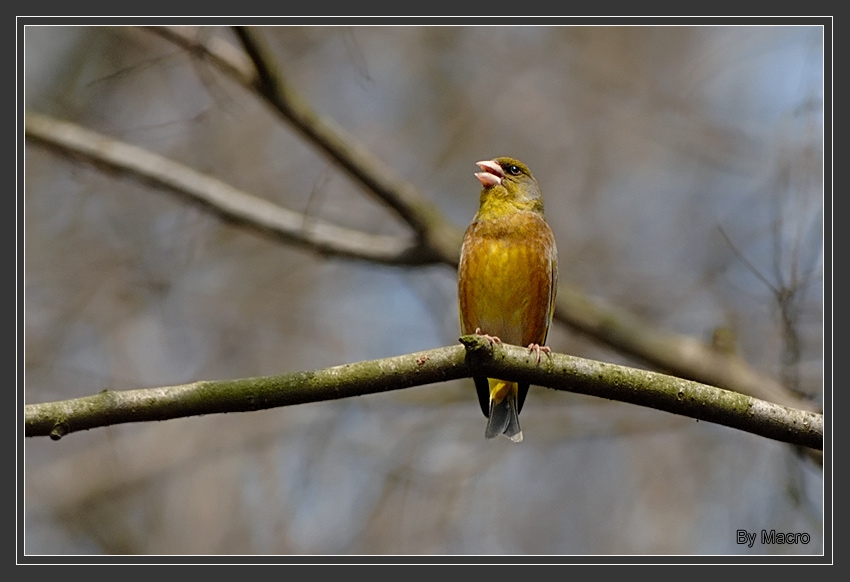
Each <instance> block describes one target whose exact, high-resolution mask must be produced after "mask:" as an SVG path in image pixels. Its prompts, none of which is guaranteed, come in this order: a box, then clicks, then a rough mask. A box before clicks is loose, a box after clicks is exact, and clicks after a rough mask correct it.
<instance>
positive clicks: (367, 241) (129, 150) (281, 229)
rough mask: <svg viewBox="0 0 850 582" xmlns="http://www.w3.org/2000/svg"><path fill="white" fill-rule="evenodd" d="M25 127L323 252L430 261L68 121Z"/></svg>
mask: <svg viewBox="0 0 850 582" xmlns="http://www.w3.org/2000/svg"><path fill="white" fill-rule="evenodd" d="M25 126H26V130H25V131H26V135H27V138H29V139H31V140H34V141H36V142H39V143H41V144H43V145H46V146H49V147H51V148H54V149H58V150H60V151H62V152H63V153H65V154H70V155H74V156H77V157H80V158H83V159H85V160H87V161H88V162H91V163H93V164H96V165H98V166H101V167H106V168H109V169H111V170H117V171H120V172H122V173H125V174H128V175H132V176H135V177H137V178H141V179H142V180H144V181H146V182H149V183H152V184H154V185H156V186H160V187H163V188H167V189H168V190H171V191H172V192H175V193H177V194H180V195H181V196H186V197H188V198H190V199H192V200H193V201H195V202H199V203H201V204H202V205H204V206H205V207H206V208H208V209H209V210H211V211H213V212H215V213H217V214H219V215H220V216H222V217H223V218H225V219H226V220H230V221H234V222H238V223H240V224H243V225H246V226H249V227H251V228H253V229H255V230H257V231H260V232H263V233H265V234H268V235H272V236H275V237H279V238H282V239H284V240H286V241H289V242H294V243H298V244H301V245H305V246H308V247H310V248H313V249H315V250H317V251H319V252H322V253H327V254H333V255H340V256H345V257H349V258H357V259H363V260H367V261H374V262H378V263H388V264H397V265H418V264H427V263H430V262H432V260H433V257H432V255H431V254H430V253H427V252H425V251H424V250H423V248H422V246H421V245H418V244H416V243H415V241H409V240H405V239H401V238H397V237H392V236H384V235H377V234H369V233H366V232H362V231H357V230H352V229H347V228H343V227H340V226H336V225H334V224H331V223H329V222H325V221H322V220H319V219H317V218H313V217H309V218H308V217H306V216H304V215H303V214H299V213H297V212H293V211H291V210H287V209H285V208H282V207H280V206H277V205H276V204H273V203H271V202H269V201H267V200H264V199H262V198H258V197H256V196H252V195H250V194H247V193H245V192H242V191H240V190H237V189H236V188H233V187H232V186H230V185H228V184H226V183H224V182H222V181H220V180H217V179H215V178H212V177H211V176H207V175H205V174H201V173H200V172H196V171H195V170H192V169H191V168H188V167H186V166H184V165H182V164H178V163H176V162H174V161H172V160H169V159H168V158H164V157H162V156H160V155H157V154H154V153H152V152H149V151H147V150H144V149H142V148H139V147H135V146H132V145H129V144H127V143H124V142H121V141H118V140H115V139H112V138H109V137H107V136H105V135H102V134H99V133H96V132H93V131H90V130H87V129H84V128H82V127H80V126H79V125H76V124H73V123H67V122H63V121H58V120H56V119H53V118H50V117H47V116H45V115H41V114H38V113H34V112H29V111H28V112H27V114H26V121H25Z"/></svg>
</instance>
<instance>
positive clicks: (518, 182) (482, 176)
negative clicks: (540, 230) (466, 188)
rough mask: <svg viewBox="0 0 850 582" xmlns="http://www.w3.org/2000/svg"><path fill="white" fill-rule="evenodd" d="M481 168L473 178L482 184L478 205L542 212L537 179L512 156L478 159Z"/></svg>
mask: <svg viewBox="0 0 850 582" xmlns="http://www.w3.org/2000/svg"><path fill="white" fill-rule="evenodd" d="M476 165H477V166H478V167H479V168H481V171H480V172H476V173H475V177H476V178H478V180H479V181H480V182H481V184H482V185H483V188H482V189H481V208H482V209H483V208H484V207H485V205H487V206H494V207H497V208H501V207H504V209H505V210H507V209H508V208H510V207H514V208H516V209H518V210H535V211H539V212H542V211H543V196H542V194H541V193H540V186H539V185H538V184H537V180H535V179H534V176H532V175H531V170H529V169H528V166H526V165H525V164H523V163H522V162H520V161H519V160H515V159H513V158H504V157H503V158H496V159H493V160H487V161H483V162H477V163H476Z"/></svg>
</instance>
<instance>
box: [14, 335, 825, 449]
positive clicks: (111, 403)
mask: <svg viewBox="0 0 850 582" xmlns="http://www.w3.org/2000/svg"><path fill="white" fill-rule="evenodd" d="M461 342H462V343H463V345H462V346H451V347H444V348H437V349H433V350H428V351H424V352H418V353H414V354H408V355H404V356H397V357H394V358H386V359H382V360H372V361H366V362H358V363H355V364H346V365H343V366H336V367H333V368H326V369H324V370H314V371H309V372H297V373H293V374H286V375H281V376H266V377H260V378H245V379H239V380H221V381H202V382H194V383H192V384H185V385H181V386H169V387H164V388H151V389H146V390H126V391H114V390H104V391H103V392H100V393H99V394H96V395H94V396H89V397H85V398H77V399H75V400H65V401H61V402H48V403H43V404H28V405H27V406H26V436H47V435H49V436H50V437H51V438H53V439H59V438H61V437H62V436H64V435H66V434H69V433H72V432H76V431H80V430H87V429H90V428H95V427H99V426H108V425H112V424H120V423H127V422H141V421H151V420H166V419H170V418H178V417H185V416H195V415H200V414H213V413H222V412H245V411H251V410H262V409H267V408H275V407H278V406H289V405H292V404H302V403H306V402H319V401H324V400H334V399H338V398H347V397H351V396H360V395H365V394H374V393H378V392H388V391H390V390H399V389H402V388H409V387H411V386H421V385H424V384H432V383H435V382H444V381H447V380H456V379H460V378H469V377H472V376H474V375H479V376H490V377H499V378H504V379H506V380H516V381H527V382H530V383H532V384H536V385H538V386H546V387H548V388H553V389H555V390H564V391H567V392H576V393H580V394H588V395H592V396H598V397H600V398H608V399H611V400H619V401H622V402H630V403H632V404H638V405H641V406H648V407H651V408H656V409H658V410H664V411H667V412H672V413H674V414H679V415H683V416H688V417H691V418H696V419H699V420H706V421H709V422H714V423H717V424H722V425H725V426H728V427H732V428H737V429H739V430H743V431H746V432H750V433H753V434H757V435H760V436H764V437H767V438H771V439H775V440H779V441H783V442H787V443H792V444H796V445H801V446H805V447H810V448H812V449H817V450H822V449H823V416H822V415H820V414H817V413H813V412H809V411H804V410H795V409H793V408H789V407H786V406H781V405H779V404H774V403H771V402H766V401H763V400H759V399H756V398H753V397H751V396H746V395H743V394H738V393H735V392H730V391H728V390H723V389H720V388H715V387H714V386H708V385H705V384H699V383H697V382H691V381H688V380H682V379H681V378H676V377H673V376H666V375H663V374H658V373H655V372H648V371H645V370H638V369H634V368H627V367H625V366H617V365H614V364H607V363H604V362H597V361H593V360H586V359H582V358H577V357H574V356H568V355H564V354H550V355H544V356H543V357H542V359H541V360H540V362H539V364H538V363H537V361H536V356H535V354H534V353H533V352H530V351H529V350H528V349H526V348H521V347H518V346H510V345H505V344H491V343H490V342H489V341H488V340H487V339H486V338H483V337H481V336H476V335H470V336H463V337H462V338H461Z"/></svg>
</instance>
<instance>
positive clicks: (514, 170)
mask: <svg viewBox="0 0 850 582" xmlns="http://www.w3.org/2000/svg"><path fill="white" fill-rule="evenodd" d="M507 170H508V174H510V175H511V176H519V175H520V174H521V173H522V170H520V169H519V166H514V165H510V166H508V168H507Z"/></svg>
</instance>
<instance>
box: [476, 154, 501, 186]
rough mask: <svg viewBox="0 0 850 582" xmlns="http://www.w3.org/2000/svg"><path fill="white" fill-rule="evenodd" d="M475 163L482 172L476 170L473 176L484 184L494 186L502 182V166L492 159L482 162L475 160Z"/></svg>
mask: <svg viewBox="0 0 850 582" xmlns="http://www.w3.org/2000/svg"><path fill="white" fill-rule="evenodd" d="M475 165H476V166H478V167H479V168H481V169H482V170H483V171H482V172H476V173H475V177H476V178H478V179H479V180H480V181H481V183H482V184H484V186H496V185H497V184H501V183H502V178H504V177H505V172H504V170H502V167H501V166H500V165H499V164H497V163H496V162H494V161H493V160H487V161H484V162H475Z"/></svg>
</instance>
